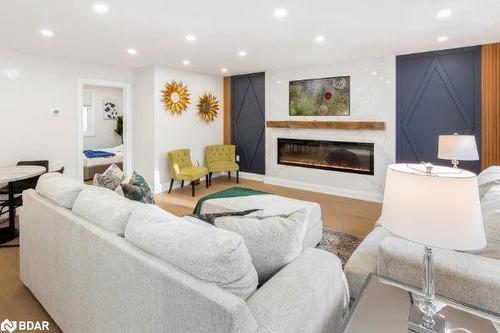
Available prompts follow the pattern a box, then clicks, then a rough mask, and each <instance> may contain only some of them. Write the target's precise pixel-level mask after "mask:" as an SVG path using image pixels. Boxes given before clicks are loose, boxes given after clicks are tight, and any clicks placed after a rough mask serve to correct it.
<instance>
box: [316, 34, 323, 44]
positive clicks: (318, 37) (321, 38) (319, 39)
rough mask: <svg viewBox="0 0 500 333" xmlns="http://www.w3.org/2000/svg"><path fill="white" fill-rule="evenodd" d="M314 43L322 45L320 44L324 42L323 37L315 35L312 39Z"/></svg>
mask: <svg viewBox="0 0 500 333" xmlns="http://www.w3.org/2000/svg"><path fill="white" fill-rule="evenodd" d="M314 41H315V42H316V43H322V42H324V41H325V36H323V35H317V36H316V37H314Z"/></svg>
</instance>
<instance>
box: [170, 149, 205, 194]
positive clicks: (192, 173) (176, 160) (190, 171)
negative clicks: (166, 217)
mask: <svg viewBox="0 0 500 333" xmlns="http://www.w3.org/2000/svg"><path fill="white" fill-rule="evenodd" d="M167 157H168V167H169V170H170V188H169V189H168V193H170V192H171V191H172V186H173V185H174V180H180V181H181V187H183V186H184V181H185V180H189V181H191V194H192V196H193V197H194V194H195V193H194V192H195V190H194V187H195V185H196V183H197V182H198V181H199V180H200V178H201V177H203V176H205V183H206V186H207V188H208V185H209V179H208V169H207V168H206V167H204V166H193V162H191V152H190V151H189V149H178V150H172V151H169V152H168V153H167Z"/></svg>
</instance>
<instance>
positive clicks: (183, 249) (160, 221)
mask: <svg viewBox="0 0 500 333" xmlns="http://www.w3.org/2000/svg"><path fill="white" fill-rule="evenodd" d="M201 223H203V224H204V225H202V224H195V223H190V222H188V221H185V220H184V219H182V218H180V217H175V216H173V215H172V214H170V213H167V212H166V211H164V210H162V209H161V208H159V207H156V206H153V205H140V206H139V207H137V208H136V209H134V210H133V212H132V214H131V215H130V218H129V219H128V223H127V226H126V229H125V239H127V240H128V241H130V242H131V243H133V244H134V245H136V246H137V247H139V248H141V249H143V250H144V251H146V252H149V253H150V254H152V255H154V256H156V257H158V258H160V259H162V260H165V261H167V262H169V263H170V264H172V265H175V266H176V267H177V268H179V269H181V270H183V271H185V272H187V273H188V274H190V275H192V276H195V277H196V278H198V279H200V280H202V281H205V282H207V283H210V284H214V285H217V286H219V287H220V288H222V289H225V290H226V291H228V292H230V293H233V294H234V295H236V296H239V297H241V298H243V299H245V300H246V299H247V298H248V297H250V296H251V295H252V294H253V293H254V292H255V290H256V289H257V283H258V281H257V272H256V271H255V268H254V267H253V265H252V259H251V258H250V256H249V254H248V250H247V248H246V246H245V242H244V241H243V239H242V237H241V236H240V235H238V234H235V233H233V232H230V231H227V230H223V229H221V228H215V227H214V226H212V225H210V224H208V223H204V222H201ZM181 276H182V275H181ZM187 283H189V282H187Z"/></svg>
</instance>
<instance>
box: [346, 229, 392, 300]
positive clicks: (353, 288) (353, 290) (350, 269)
mask: <svg viewBox="0 0 500 333" xmlns="http://www.w3.org/2000/svg"><path fill="white" fill-rule="evenodd" d="M387 236H394V234H392V233H391V232H390V231H388V230H387V229H385V228H384V227H376V228H375V229H373V230H372V231H371V232H370V233H369V234H368V235H367V236H366V237H365V239H363V241H362V242H361V244H359V246H358V247H357V248H356V250H355V251H354V252H353V253H352V255H351V257H350V258H349V260H348V261H347V263H346V265H345V267H344V271H345V274H346V277H347V281H348V282H349V292H350V294H351V297H352V298H357V297H358V296H359V293H360V292H361V289H362V288H363V285H364V283H365V280H366V278H367V277H368V275H369V274H370V273H376V272H377V254H378V248H379V245H380V244H381V243H382V241H383V240H384V239H385V238H386V237H387ZM394 237H395V236H394Z"/></svg>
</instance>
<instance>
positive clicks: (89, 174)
mask: <svg viewBox="0 0 500 333" xmlns="http://www.w3.org/2000/svg"><path fill="white" fill-rule="evenodd" d="M92 150H94V151H102V152H109V153H112V154H114V155H113V156H108V157H92V158H89V157H87V156H86V155H85V153H83V152H82V158H83V179H84V180H86V181H87V180H92V179H93V178H94V175H95V174H96V173H103V172H104V171H106V169H107V168H109V166H110V165H111V164H115V165H116V166H117V167H119V168H120V169H122V170H123V145H119V146H117V147H113V148H99V149H92Z"/></svg>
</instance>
